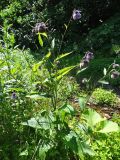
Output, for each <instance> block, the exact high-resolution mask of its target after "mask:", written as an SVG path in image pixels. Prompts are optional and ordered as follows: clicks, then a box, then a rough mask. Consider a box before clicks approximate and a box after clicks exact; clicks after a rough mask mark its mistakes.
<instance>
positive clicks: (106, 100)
mask: <svg viewBox="0 0 120 160" xmlns="http://www.w3.org/2000/svg"><path fill="white" fill-rule="evenodd" d="M92 98H93V101H95V103H97V104H100V105H108V106H115V105H116V104H117V102H118V98H117V96H116V95H115V94H114V93H113V92H112V91H107V90H105V89H102V88H97V89H95V91H94V92H93V94H92Z"/></svg>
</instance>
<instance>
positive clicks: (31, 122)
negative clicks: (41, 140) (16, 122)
mask: <svg viewBox="0 0 120 160" xmlns="http://www.w3.org/2000/svg"><path fill="white" fill-rule="evenodd" d="M22 125H24V126H29V127H32V128H36V129H37V128H40V126H39V124H38V122H37V120H36V119H35V118H31V119H30V120H28V121H27V122H23V123H22Z"/></svg>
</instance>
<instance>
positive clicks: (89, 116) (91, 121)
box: [82, 109, 105, 127]
mask: <svg viewBox="0 0 120 160" xmlns="http://www.w3.org/2000/svg"><path fill="white" fill-rule="evenodd" d="M82 116H83V117H84V118H85V120H86V121H87V124H88V125H89V126H91V127H93V126H95V125H96V124H97V123H99V122H101V121H104V120H105V118H102V117H101V115H100V114H98V113H97V112H96V111H95V110H93V109H88V110H87V111H86V112H85V113H84V114H83V115H82Z"/></svg>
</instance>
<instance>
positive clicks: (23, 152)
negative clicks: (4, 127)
mask: <svg viewBox="0 0 120 160" xmlns="http://www.w3.org/2000/svg"><path fill="white" fill-rule="evenodd" d="M19 156H28V150H27V149H26V150H25V151H22V152H21V153H20V155H19Z"/></svg>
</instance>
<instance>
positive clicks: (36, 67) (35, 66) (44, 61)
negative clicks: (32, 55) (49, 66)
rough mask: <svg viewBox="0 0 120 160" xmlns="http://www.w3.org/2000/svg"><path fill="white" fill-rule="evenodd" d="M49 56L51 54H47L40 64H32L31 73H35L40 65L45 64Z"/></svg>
mask: <svg viewBox="0 0 120 160" xmlns="http://www.w3.org/2000/svg"><path fill="white" fill-rule="evenodd" d="M50 56H51V52H48V53H47V54H46V55H45V56H44V57H43V59H42V60H41V61H40V62H38V63H36V64H34V65H33V71H34V72H36V71H37V70H38V69H39V68H40V67H41V66H42V64H44V63H46V61H47V60H48V59H49V58H50Z"/></svg>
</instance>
